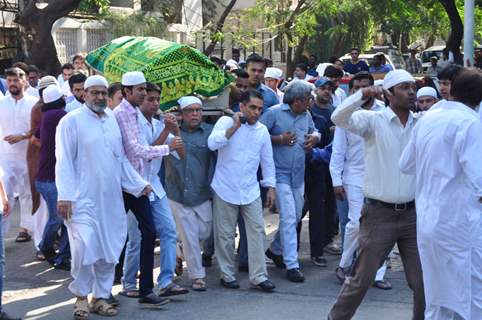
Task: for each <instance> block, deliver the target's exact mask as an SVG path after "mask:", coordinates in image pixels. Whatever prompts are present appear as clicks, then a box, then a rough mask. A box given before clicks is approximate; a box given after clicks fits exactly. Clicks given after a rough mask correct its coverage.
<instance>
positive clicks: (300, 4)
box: [283, 0, 306, 77]
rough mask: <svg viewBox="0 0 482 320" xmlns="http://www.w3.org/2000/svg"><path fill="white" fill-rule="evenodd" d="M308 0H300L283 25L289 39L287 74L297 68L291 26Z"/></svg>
mask: <svg viewBox="0 0 482 320" xmlns="http://www.w3.org/2000/svg"><path fill="white" fill-rule="evenodd" d="M305 2H306V0H299V1H298V4H297V5H296V8H295V9H294V10H293V11H291V14H290V16H289V17H288V19H287V20H286V22H285V23H284V26H283V33H284V34H285V35H286V40H287V42H288V43H287V47H286V76H287V77H289V75H291V74H293V71H294V70H295V65H294V62H293V46H292V41H293V38H292V37H291V32H292V30H291V27H292V26H293V22H294V21H295V18H296V16H297V15H298V14H299V13H300V12H302V10H304V8H303V5H304V4H305Z"/></svg>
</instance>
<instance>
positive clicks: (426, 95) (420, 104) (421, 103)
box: [417, 87, 438, 111]
mask: <svg viewBox="0 0 482 320" xmlns="http://www.w3.org/2000/svg"><path fill="white" fill-rule="evenodd" d="M437 101H438V97H437V91H436V90H435V89H434V88H432V87H422V88H420V89H418V91H417V110H418V111H427V110H428V109H430V107H432V106H433V105H434V104H435V103H437Z"/></svg>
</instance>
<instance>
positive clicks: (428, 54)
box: [421, 46, 445, 72]
mask: <svg viewBox="0 0 482 320" xmlns="http://www.w3.org/2000/svg"><path fill="white" fill-rule="evenodd" d="M444 49H445V46H433V47H430V48H428V49H425V50H424V51H423V52H422V57H421V58H422V68H423V72H425V71H427V69H428V68H429V67H430V58H432V57H434V56H435V57H437V58H438V59H439V60H441V59H442V55H443V50H444Z"/></svg>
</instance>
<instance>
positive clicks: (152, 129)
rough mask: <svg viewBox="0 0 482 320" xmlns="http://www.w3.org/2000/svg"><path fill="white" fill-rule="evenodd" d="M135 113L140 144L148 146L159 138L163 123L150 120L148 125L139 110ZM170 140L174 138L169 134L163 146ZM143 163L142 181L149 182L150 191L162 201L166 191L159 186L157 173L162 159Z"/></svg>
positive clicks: (159, 181)
mask: <svg viewBox="0 0 482 320" xmlns="http://www.w3.org/2000/svg"><path fill="white" fill-rule="evenodd" d="M137 112H138V116H137V119H138V123H139V130H140V141H141V143H142V144H144V145H149V146H150V145H152V144H153V143H154V141H156V140H157V138H159V136H160V135H161V132H162V130H164V122H163V121H159V120H157V119H155V118H152V123H150V122H149V121H147V119H146V117H144V115H143V114H142V112H141V111H139V109H137ZM172 138H174V135H172V134H169V136H168V137H167V139H166V142H165V143H164V144H166V143H168V141H170V140H171V139H172ZM143 161H144V168H145V169H144V179H146V180H147V181H149V183H150V184H151V187H152V189H153V190H154V193H155V194H156V195H157V197H158V198H159V199H162V198H163V197H164V196H165V195H166V191H165V190H164V187H163V186H162V184H161V179H160V178H159V171H160V170H161V165H162V157H159V158H154V159H152V160H150V161H148V160H145V159H144V160H143Z"/></svg>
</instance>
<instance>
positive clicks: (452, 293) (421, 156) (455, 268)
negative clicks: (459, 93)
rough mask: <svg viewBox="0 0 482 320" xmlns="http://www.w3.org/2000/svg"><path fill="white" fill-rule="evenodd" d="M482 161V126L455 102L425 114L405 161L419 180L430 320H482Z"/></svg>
mask: <svg viewBox="0 0 482 320" xmlns="http://www.w3.org/2000/svg"><path fill="white" fill-rule="evenodd" d="M481 159H482V123H481V122H480V120H479V117H478V115H477V113H476V112H475V111H473V110H472V109H470V108H468V107H467V106H465V105H463V104H461V103H458V102H452V101H445V102H444V105H443V106H441V108H437V109H435V110H430V111H428V112H426V113H425V114H424V116H423V117H422V118H421V119H420V120H419V123H418V124H417V125H416V126H415V129H414V131H413V135H412V137H411V139H410V142H409V144H408V145H407V147H406V149H405V151H404V152H403V154H402V157H401V159H400V168H401V170H402V171H403V172H406V173H411V174H415V175H416V205H417V237H418V248H419V252H420V260H421V262H422V269H423V280H424V285H425V299H426V302H427V309H426V319H437V320H439V319H441V316H440V312H439V311H437V310H440V309H441V308H445V309H449V310H451V311H452V312H455V313H457V314H458V315H459V316H460V317H462V318H463V319H466V320H469V319H471V320H474V319H482V270H481V265H482V228H481V213H482V204H481V203H480V202H479V199H480V198H481V197H482V165H481ZM435 314H438V315H435ZM442 318H443V319H452V318H453V317H452V316H450V315H449V317H442Z"/></svg>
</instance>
